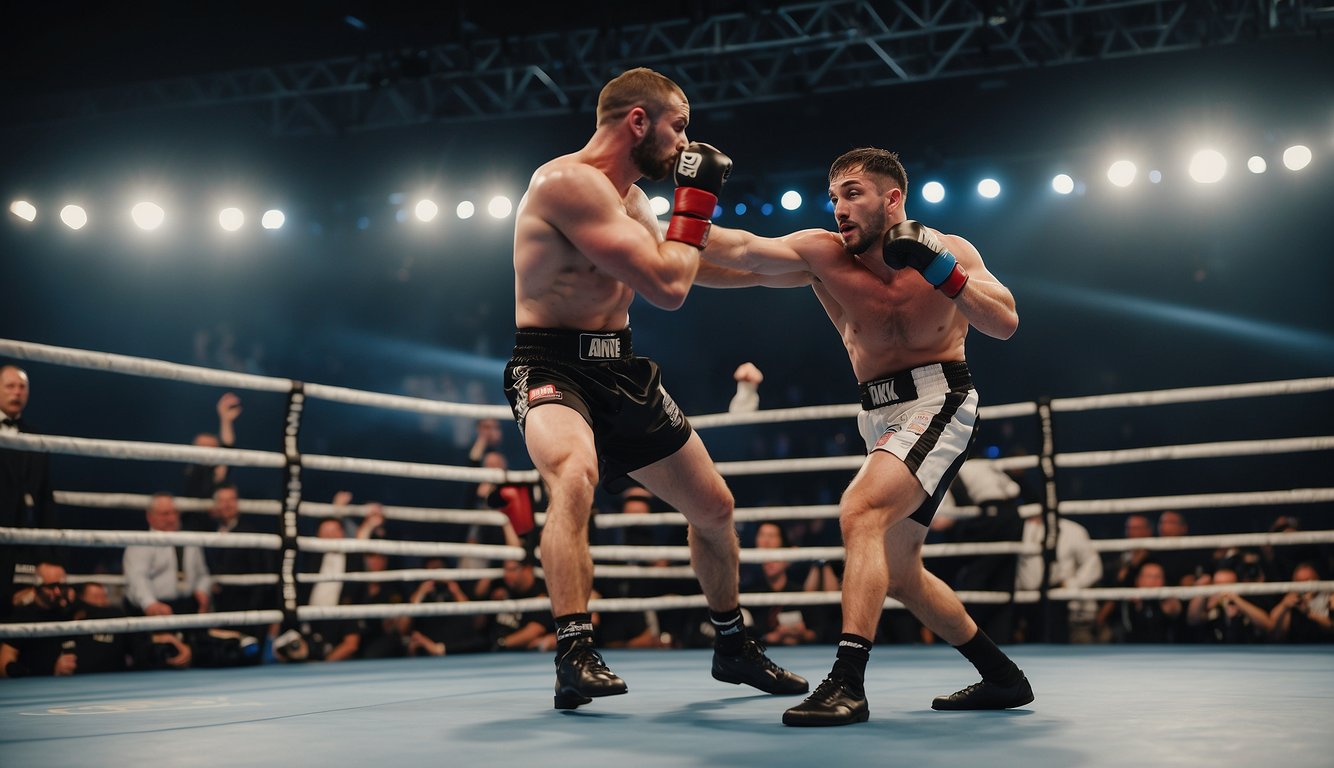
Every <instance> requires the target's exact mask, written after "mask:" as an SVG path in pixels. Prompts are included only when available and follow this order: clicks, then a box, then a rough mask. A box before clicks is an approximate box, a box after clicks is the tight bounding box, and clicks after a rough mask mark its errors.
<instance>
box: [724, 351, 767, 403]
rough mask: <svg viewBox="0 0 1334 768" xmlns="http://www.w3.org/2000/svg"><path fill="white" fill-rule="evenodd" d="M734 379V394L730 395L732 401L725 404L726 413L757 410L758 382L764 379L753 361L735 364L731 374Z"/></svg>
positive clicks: (758, 401) (758, 398)
mask: <svg viewBox="0 0 1334 768" xmlns="http://www.w3.org/2000/svg"><path fill="white" fill-rule="evenodd" d="M732 378H734V379H736V394H735V395H733V396H732V401H731V402H730V403H728V404H727V411H728V413H747V412H749V411H756V410H759V407H760V382H762V381H764V374H763V373H761V372H760V369H759V368H756V367H755V364H754V363H749V362H747V363H742V364H741V365H739V366H737V369H736V371H735V372H734V373H733V374H732Z"/></svg>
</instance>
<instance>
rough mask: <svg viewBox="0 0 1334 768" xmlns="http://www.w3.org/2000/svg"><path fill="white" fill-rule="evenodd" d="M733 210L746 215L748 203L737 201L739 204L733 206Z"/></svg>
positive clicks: (739, 214) (740, 214)
mask: <svg viewBox="0 0 1334 768" xmlns="http://www.w3.org/2000/svg"><path fill="white" fill-rule="evenodd" d="M732 210H734V211H736V215H738V216H745V215H746V204H745V203H737V204H736V207H735V208H733V209H732Z"/></svg>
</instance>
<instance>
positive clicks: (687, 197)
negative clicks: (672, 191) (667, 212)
mask: <svg viewBox="0 0 1334 768" xmlns="http://www.w3.org/2000/svg"><path fill="white" fill-rule="evenodd" d="M716 205H718V196H717V195H715V194H714V193H712V192H710V191H708V190H706V189H700V188H698V187H677V188H676V195H675V205H674V207H673V209H672V214H673V215H678V214H682V213H684V214H686V215H687V216H694V217H696V218H699V219H705V220H708V219H712V218H713V209H714V206H716Z"/></svg>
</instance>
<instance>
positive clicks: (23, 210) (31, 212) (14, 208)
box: [9, 200, 37, 221]
mask: <svg viewBox="0 0 1334 768" xmlns="http://www.w3.org/2000/svg"><path fill="white" fill-rule="evenodd" d="M9 210H10V212H11V213H13V214H14V215H15V216H17V217H19V218H20V219H23V220H24V221H33V220H35V219H36V218H37V208H36V207H34V206H33V204H32V203H30V202H28V201H27V200H15V201H14V202H12V203H10V205H9Z"/></svg>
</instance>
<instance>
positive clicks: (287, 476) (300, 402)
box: [278, 381, 306, 629]
mask: <svg viewBox="0 0 1334 768" xmlns="http://www.w3.org/2000/svg"><path fill="white" fill-rule="evenodd" d="M305 403H306V393H305V388H304V386H303V385H302V383H301V382H299V381H293V382H292V387H291V389H290V390H288V393H287V419H286V422H285V426H284V428H283V455H284V457H285V458H286V464H285V471H284V473H283V479H284V481H285V483H284V488H283V512H282V515H283V519H282V547H283V556H282V558H281V559H280V560H279V562H280V563H281V569H280V571H279V574H278V580H279V583H280V584H282V606H283V608H282V610H283V622H282V624H283V628H284V629H294V628H295V627H296V626H297V623H298V621H299V620H298V618H297V607H298V603H299V601H298V599H297V594H298V593H297V587H296V560H297V555H298V554H299V553H300V547H299V545H298V541H299V539H300V537H299V536H298V535H297V531H298V529H297V519H298V517H299V515H300V513H301V450H300V449H299V448H298V447H297V437H298V436H299V435H300V433H301V412H302V411H303V410H304V409H305Z"/></svg>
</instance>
